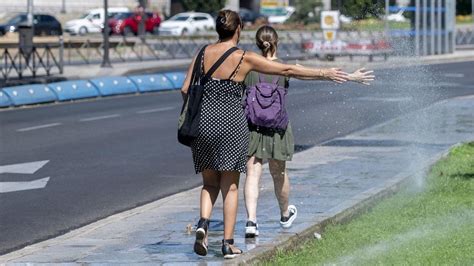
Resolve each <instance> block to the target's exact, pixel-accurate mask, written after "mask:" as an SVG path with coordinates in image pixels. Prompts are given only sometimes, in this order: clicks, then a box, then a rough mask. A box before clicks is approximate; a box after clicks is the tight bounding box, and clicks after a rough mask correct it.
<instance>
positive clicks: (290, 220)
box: [280, 205, 298, 228]
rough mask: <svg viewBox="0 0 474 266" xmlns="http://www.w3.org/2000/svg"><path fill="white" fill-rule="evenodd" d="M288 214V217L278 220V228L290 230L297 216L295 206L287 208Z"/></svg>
mask: <svg viewBox="0 0 474 266" xmlns="http://www.w3.org/2000/svg"><path fill="white" fill-rule="evenodd" d="M288 212H289V213H290V215H289V216H288V217H284V216H282V217H281V219H280V226H281V227H283V228H290V227H291V225H292V224H293V221H294V220H295V219H296V216H297V215H298V210H297V209H296V206H295V205H290V206H288Z"/></svg>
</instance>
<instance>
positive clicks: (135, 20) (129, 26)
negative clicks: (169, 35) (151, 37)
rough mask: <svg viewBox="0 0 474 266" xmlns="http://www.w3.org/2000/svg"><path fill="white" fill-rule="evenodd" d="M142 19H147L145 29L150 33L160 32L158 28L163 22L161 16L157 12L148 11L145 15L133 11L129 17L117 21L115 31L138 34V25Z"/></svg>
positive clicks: (124, 33)
mask: <svg viewBox="0 0 474 266" xmlns="http://www.w3.org/2000/svg"><path fill="white" fill-rule="evenodd" d="M142 19H145V31H146V32H150V33H156V34H158V29H159V27H160V24H161V18H160V16H159V15H158V14H157V13H151V12H146V13H145V16H143V15H141V14H140V13H133V14H131V15H130V16H129V17H127V18H125V19H123V20H122V23H120V20H118V21H117V25H114V28H115V31H114V33H118V34H123V35H126V36H128V35H137V34H138V27H139V25H140V22H141V20H142Z"/></svg>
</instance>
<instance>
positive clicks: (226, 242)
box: [222, 239, 243, 259]
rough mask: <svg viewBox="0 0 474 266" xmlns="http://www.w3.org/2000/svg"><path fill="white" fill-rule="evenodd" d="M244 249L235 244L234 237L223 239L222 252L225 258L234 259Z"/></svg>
mask: <svg viewBox="0 0 474 266" xmlns="http://www.w3.org/2000/svg"><path fill="white" fill-rule="evenodd" d="M242 253H243V251H242V250H241V249H239V248H237V247H235V246H234V239H222V254H223V255H224V259H233V258H235V257H237V256H239V255H241V254H242Z"/></svg>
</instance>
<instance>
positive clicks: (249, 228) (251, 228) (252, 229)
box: [245, 221, 258, 238]
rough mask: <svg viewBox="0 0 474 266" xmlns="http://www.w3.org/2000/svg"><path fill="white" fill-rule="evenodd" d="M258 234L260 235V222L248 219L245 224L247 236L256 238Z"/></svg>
mask: <svg viewBox="0 0 474 266" xmlns="http://www.w3.org/2000/svg"><path fill="white" fill-rule="evenodd" d="M256 236H258V224H257V223H254V222H252V221H247V224H246V225H245V238H254V237H256Z"/></svg>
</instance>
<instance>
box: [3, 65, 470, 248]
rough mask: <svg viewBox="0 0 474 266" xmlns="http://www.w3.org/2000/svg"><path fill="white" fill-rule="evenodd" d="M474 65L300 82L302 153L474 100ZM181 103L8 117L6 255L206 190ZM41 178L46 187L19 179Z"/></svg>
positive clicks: (120, 101) (147, 99) (295, 92)
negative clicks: (339, 81)
mask: <svg viewBox="0 0 474 266" xmlns="http://www.w3.org/2000/svg"><path fill="white" fill-rule="evenodd" d="M472 69H474V62H467V63H453V64H443V65H433V66H430V67H410V68H398V69H390V70H380V71H377V72H376V74H377V76H378V80H377V81H376V82H375V83H374V84H373V86H371V87H365V86H362V85H358V84H346V85H333V84H330V83H328V82H316V81H306V82H302V81H296V80H292V81H291V83H290V84H291V87H290V92H289V97H288V101H289V105H288V110H289V113H290V118H291V121H292V125H293V129H294V135H295V142H296V145H297V149H305V148H307V147H310V146H313V145H316V144H318V143H321V142H324V141H327V140H330V139H333V138H336V137H339V136H344V135H345V134H348V133H350V132H353V131H356V130H360V129H363V128H367V127H369V126H372V125H375V124H379V123H381V122H384V121H387V120H389V119H391V118H394V117H397V116H399V115H401V114H403V113H406V112H410V111H412V110H415V109H418V108H422V107H424V106H427V105H430V104H432V103H434V102H437V101H439V100H442V99H447V98H451V97H456V96H461V95H469V94H474V75H473V73H472ZM180 105H181V99H180V94H179V93H178V92H162V93H151V94H144V95H132V96H119V97H112V98H103V99H97V100H89V101H80V102H74V103H64V104H50V105H45V106H39V107H32V108H29V107H28V108H17V109H11V110H3V111H0V124H1V129H0V232H1V234H0V254H1V253H6V252H8V251H11V250H14V249H18V248H20V247H23V246H25V245H28V244H31V243H34V242H38V241H40V240H44V239H47V238H50V237H53V236H57V235H60V234H63V233H65V232H67V231H69V230H71V229H74V228H77V227H80V226H82V225H85V224H88V223H91V222H93V221H96V220H98V219H101V218H103V217H107V216H109V215H111V214H114V213H117V212H120V211H123V210H126V209H130V208H133V207H136V206H139V205H142V204H144V203H147V202H150V201H154V200H157V199H160V198H162V197H165V196H167V195H170V194H173V193H177V192H179V191H183V190H186V189H189V188H192V187H196V186H198V185H199V184H200V177H199V176H197V175H195V174H194V173H193V167H192V161H191V153H190V151H189V149H187V148H186V147H184V146H181V145H179V144H178V143H177V141H176V124H177V117H178V113H179V110H180ZM32 162H33V163H32ZM24 163H32V164H26V165H25V164H24ZM18 164H20V165H18ZM7 165H10V166H7ZM11 165H14V166H11ZM47 177H48V178H49V179H45V178H47ZM33 180H40V181H37V182H36V183H35V186H34V187H35V188H36V189H28V190H20V189H21V186H22V185H21V184H20V183H11V182H27V181H33ZM6 182H10V183H6ZM38 182H39V183H38ZM7 184H8V186H10V187H11V189H10V190H7V189H6V187H7ZM19 184H20V185H19ZM22 184H24V183H22ZM2 186H3V190H5V191H3V192H2ZM23 189H25V188H24V187H23ZM15 190H18V191H15ZM196 200H197V199H196ZM197 207H198V203H197V201H196V208H197ZM190 219H192V217H190ZM170 222H172V221H170Z"/></svg>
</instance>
